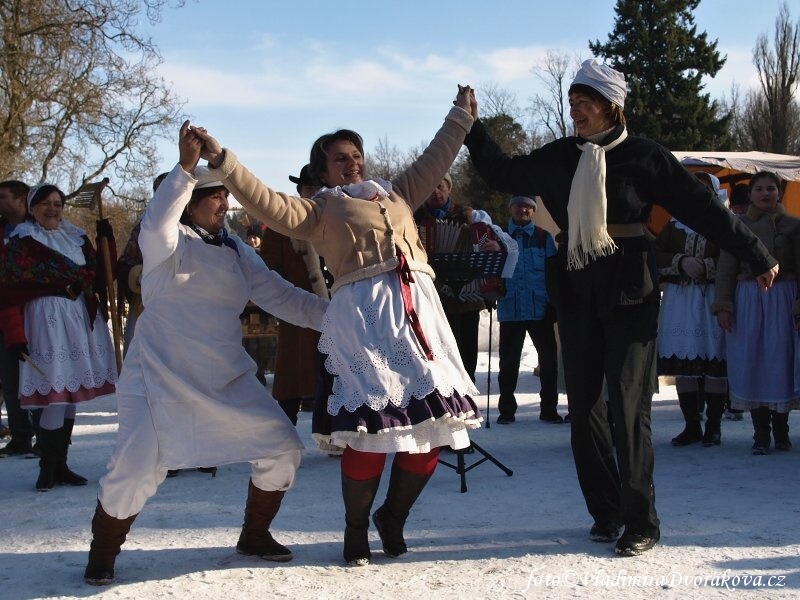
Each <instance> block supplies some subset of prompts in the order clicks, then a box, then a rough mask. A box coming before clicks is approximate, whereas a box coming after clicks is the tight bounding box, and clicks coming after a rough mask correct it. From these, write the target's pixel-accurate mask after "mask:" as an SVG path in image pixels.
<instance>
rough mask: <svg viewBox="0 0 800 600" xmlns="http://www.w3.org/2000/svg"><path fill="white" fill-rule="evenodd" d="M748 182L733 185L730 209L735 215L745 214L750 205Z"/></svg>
mask: <svg viewBox="0 0 800 600" xmlns="http://www.w3.org/2000/svg"><path fill="white" fill-rule="evenodd" d="M748 190H749V188H748V185H747V184H746V183H737V184H736V185H735V186H733V192H731V197H730V209H731V212H733V214H735V215H739V216H741V215H743V214H745V213H746V212H747V207H748V206H750V192H749V191H748Z"/></svg>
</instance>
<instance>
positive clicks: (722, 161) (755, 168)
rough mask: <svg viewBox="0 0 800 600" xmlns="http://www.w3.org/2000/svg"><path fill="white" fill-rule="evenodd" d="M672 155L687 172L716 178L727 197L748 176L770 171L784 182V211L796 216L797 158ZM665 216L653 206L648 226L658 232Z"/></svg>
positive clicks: (799, 195) (799, 196)
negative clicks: (710, 175)
mask: <svg viewBox="0 0 800 600" xmlns="http://www.w3.org/2000/svg"><path fill="white" fill-rule="evenodd" d="M672 154H673V155H675V157H676V158H677V159H678V160H679V161H680V162H681V164H682V165H683V166H685V167H686V168H687V169H688V170H689V171H705V172H707V173H711V174H712V175H714V176H715V177H717V178H718V179H719V181H720V184H721V185H722V188H723V189H725V190H726V191H727V193H728V198H730V197H731V192H732V191H733V186H735V185H736V184H738V183H747V182H748V181H749V180H750V176H751V175H753V174H754V173H757V172H759V171H772V172H773V173H775V174H776V175H777V176H778V177H780V178H781V179H783V180H785V181H786V184H785V186H784V190H783V204H784V206H785V207H786V211H787V212H788V213H790V214H792V215H795V216H797V217H800V156H790V155H787V154H771V153H769V152H755V151H754V152H716V151H711V150H702V151H700V150H696V151H689V152H678V151H676V152H673V153H672ZM668 220H669V216H668V215H667V213H666V212H665V211H664V210H663V209H662V208H661V207H658V206H656V207H654V208H653V214H652V215H651V218H650V226H651V228H652V229H653V230H654V231H659V230H660V229H661V227H663V225H664V223H666V222H667V221H668Z"/></svg>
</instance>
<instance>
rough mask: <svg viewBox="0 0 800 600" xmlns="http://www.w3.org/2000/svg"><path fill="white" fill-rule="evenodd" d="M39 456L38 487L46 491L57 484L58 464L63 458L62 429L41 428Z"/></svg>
mask: <svg viewBox="0 0 800 600" xmlns="http://www.w3.org/2000/svg"><path fill="white" fill-rule="evenodd" d="M39 456H40V458H39V478H38V479H37V480H36V489H37V490H38V491H40V492H46V491H47V490H52V489H53V487H54V486H55V485H56V466H57V465H58V461H59V460H60V458H61V429H40V430H39Z"/></svg>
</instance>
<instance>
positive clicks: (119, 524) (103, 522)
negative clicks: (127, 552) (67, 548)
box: [83, 500, 136, 585]
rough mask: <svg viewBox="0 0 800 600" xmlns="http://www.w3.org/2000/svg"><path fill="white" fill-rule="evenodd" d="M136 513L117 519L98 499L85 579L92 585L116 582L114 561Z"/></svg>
mask: <svg viewBox="0 0 800 600" xmlns="http://www.w3.org/2000/svg"><path fill="white" fill-rule="evenodd" d="M134 519H136V515H133V516H132V517H128V518H127V519H115V518H114V517H112V516H111V515H109V514H108V513H107V512H106V511H105V510H103V507H102V506H101V505H100V501H99V500H98V501H97V508H96V509H95V511H94V518H93V519H92V544H91V546H90V547H89V562H88V563H87V565H86V571H85V572H84V573H83V579H84V581H86V583H88V584H90V585H109V584H111V583H114V561H115V560H116V558H117V555H118V554H119V553H120V550H121V549H122V544H124V543H125V538H127V536H128V532H129V531H130V530H131V525H132V524H133V521H134Z"/></svg>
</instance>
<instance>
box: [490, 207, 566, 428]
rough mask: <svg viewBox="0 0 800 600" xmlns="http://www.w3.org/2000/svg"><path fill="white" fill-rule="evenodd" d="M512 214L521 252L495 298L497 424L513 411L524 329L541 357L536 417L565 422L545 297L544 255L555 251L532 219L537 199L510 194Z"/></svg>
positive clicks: (513, 234) (511, 225) (552, 315)
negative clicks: (498, 333) (498, 388)
mask: <svg viewBox="0 0 800 600" xmlns="http://www.w3.org/2000/svg"><path fill="white" fill-rule="evenodd" d="M508 206H509V209H510V211H511V218H510V219H509V221H508V227H507V228H506V231H507V233H508V235H510V236H511V237H512V238H513V239H514V240H515V241H516V243H517V247H518V248H519V254H518V258H517V266H516V268H515V269H514V275H513V277H511V278H507V279H504V280H503V282H504V283H505V290H506V293H505V296H503V297H502V298H500V299H499V300H498V301H497V320H498V321H499V322H500V372H499V373H498V376H497V382H498V384H499V386H500V399H499V400H498V410H499V411H500V415H499V416H498V417H497V422H498V423H500V424H508V423H513V422H514V421H515V413H516V411H517V400H516V398H515V397H514V392H515V390H516V389H517V378H518V377H519V363H520V355H521V354H522V346H523V343H524V342H525V334H526V333H527V334H528V335H529V336H530V338H531V340H532V341H533V345H534V347H535V348H536V354H537V356H538V358H539V381H540V383H541V391H540V392H539V419H540V420H542V421H547V422H548V423H563V422H564V419H563V418H562V417H561V416H560V415H559V414H558V349H557V346H556V336H555V330H554V324H555V311H554V310H553V307H552V306H551V305H550V302H549V301H548V298H547V289H546V286H545V270H544V265H545V259H546V258H547V257H549V256H554V255H555V253H556V246H555V242H553V236H551V235H550V233H549V232H547V231H545V230H544V229H542V228H541V227H537V226H536V224H535V223H534V222H533V215H534V213H535V212H536V199H535V198H532V197H529V196H513V197H512V198H511V200H509V203H508Z"/></svg>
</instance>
